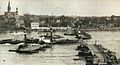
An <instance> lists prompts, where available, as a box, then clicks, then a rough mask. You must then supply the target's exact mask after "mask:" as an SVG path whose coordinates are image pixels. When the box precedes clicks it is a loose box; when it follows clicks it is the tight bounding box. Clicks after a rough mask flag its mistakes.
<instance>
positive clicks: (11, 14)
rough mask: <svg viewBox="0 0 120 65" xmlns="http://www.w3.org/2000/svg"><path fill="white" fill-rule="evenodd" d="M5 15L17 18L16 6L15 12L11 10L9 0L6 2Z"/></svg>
mask: <svg viewBox="0 0 120 65" xmlns="http://www.w3.org/2000/svg"><path fill="white" fill-rule="evenodd" d="M5 16H6V17H7V18H15V19H17V18H18V17H19V16H18V8H16V11H15V12H11V6H10V0H9V2H8V6H7V12H5Z"/></svg>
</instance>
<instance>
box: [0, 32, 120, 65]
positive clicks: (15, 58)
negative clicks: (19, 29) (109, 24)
mask: <svg viewBox="0 0 120 65" xmlns="http://www.w3.org/2000/svg"><path fill="white" fill-rule="evenodd" d="M88 33H89V34H91V35H92V39H91V40H87V41H86V42H87V43H88V44H94V43H95V40H96V41H97V44H101V45H103V46H104V47H105V48H108V49H110V50H112V51H114V52H116V55H117V57H118V58H120V31H119V32H105V31H104V32H103V31H102V32H88ZM41 34H43V33H41ZM57 34H61V33H57ZM28 35H29V36H28V37H34V38H38V37H39V36H38V34H37V33H36V32H32V33H29V34H28ZM3 38H4V39H6V38H14V39H15V38H17V39H23V35H20V36H13V35H10V33H4V34H0V39H3ZM66 38H70V37H67V36H66ZM78 45H79V43H77V44H64V45H53V46H52V48H48V49H46V51H40V52H39V53H35V54H31V55H28V54H18V53H15V52H9V51H8V50H10V49H16V48H17V47H18V45H10V44H4V45H0V65H85V64H84V61H74V60H73V59H75V58H78V57H77V56H76V55H77V54H78V51H77V50H75V49H76V47H77V46H78Z"/></svg>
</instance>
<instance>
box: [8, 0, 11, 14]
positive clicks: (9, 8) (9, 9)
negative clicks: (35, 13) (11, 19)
mask: <svg viewBox="0 0 120 65" xmlns="http://www.w3.org/2000/svg"><path fill="white" fill-rule="evenodd" d="M10 11H11V7H10V0H9V2H8V12H10Z"/></svg>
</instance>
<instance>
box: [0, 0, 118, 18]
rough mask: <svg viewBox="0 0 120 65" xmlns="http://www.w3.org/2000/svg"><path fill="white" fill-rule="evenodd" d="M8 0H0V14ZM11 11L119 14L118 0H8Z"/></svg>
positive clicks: (46, 13)
mask: <svg viewBox="0 0 120 65" xmlns="http://www.w3.org/2000/svg"><path fill="white" fill-rule="evenodd" d="M8 1H9V0H4V1H2V0H0V15H4V12H6V11H7V9H6V7H7V4H8ZM10 3H11V11H15V10H16V8H18V11H19V12H18V14H19V15H23V14H26V13H27V14H28V13H29V14H34V15H57V16H59V15H68V16H69V15H74V16H75V15H77V16H111V15H117V16H119V15H120V13H119V12H120V8H119V6H118V5H119V4H120V1H119V0H114V1H113V0H111V1H110V0H97V1H96V0H80V1H79V0H74V1H72V0H60V1H58V0H10Z"/></svg>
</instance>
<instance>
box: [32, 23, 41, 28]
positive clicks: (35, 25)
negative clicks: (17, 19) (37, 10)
mask: <svg viewBox="0 0 120 65" xmlns="http://www.w3.org/2000/svg"><path fill="white" fill-rule="evenodd" d="M39 28H40V27H39V22H31V29H39Z"/></svg>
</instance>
